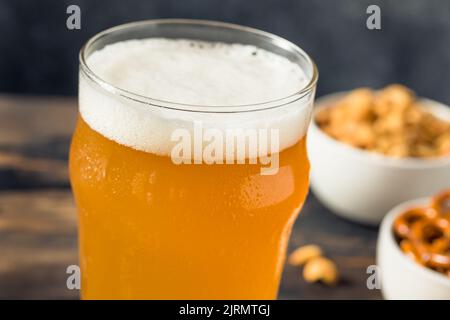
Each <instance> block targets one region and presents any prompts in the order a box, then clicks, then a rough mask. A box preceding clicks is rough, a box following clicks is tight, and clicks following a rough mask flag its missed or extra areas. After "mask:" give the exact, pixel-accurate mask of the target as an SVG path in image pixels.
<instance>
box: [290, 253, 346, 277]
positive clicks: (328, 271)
mask: <svg viewBox="0 0 450 320" xmlns="http://www.w3.org/2000/svg"><path fill="white" fill-rule="evenodd" d="M288 263H289V264H290V265H292V266H295V267H301V266H304V268H303V278H304V279H305V280H306V281H307V282H318V281H321V282H323V283H324V284H326V285H334V284H336V283H337V281H338V272H337V268H336V265H335V263H334V262H333V261H331V260H330V259H327V258H325V257H323V256H322V250H321V249H320V247H319V246H317V245H314V244H310V245H306V246H303V247H300V248H298V249H296V250H295V251H294V252H292V253H291V255H290V256H289V258H288Z"/></svg>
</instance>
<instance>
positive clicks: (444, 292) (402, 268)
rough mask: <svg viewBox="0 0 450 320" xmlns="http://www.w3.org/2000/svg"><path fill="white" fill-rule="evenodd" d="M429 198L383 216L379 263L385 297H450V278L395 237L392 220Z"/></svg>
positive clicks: (410, 202)
mask: <svg viewBox="0 0 450 320" xmlns="http://www.w3.org/2000/svg"><path fill="white" fill-rule="evenodd" d="M429 201H430V200H429V199H425V198H423V199H418V200H412V201H408V202H405V203H403V204H401V205H399V206H397V207H395V208H394V209H392V210H391V211H390V212H389V213H388V214H387V215H386V217H385V218H384V219H383V223H382V224H381V228H380V231H379V236H378V243H377V264H378V267H379V271H380V276H381V290H382V293H383V296H384V298H385V299H395V300H400V299H417V300H430V299H433V300H437V299H440V300H442V299H445V300H448V299H450V278H449V277H447V276H445V275H443V274H440V273H438V272H436V271H433V270H431V269H428V268H426V267H423V266H421V265H419V264H417V263H416V262H414V261H413V260H412V259H411V258H409V257H407V256H406V255H405V254H404V253H403V252H402V251H401V249H400V247H399V246H398V244H397V242H396V241H395V238H394V234H393V231H392V224H393V222H394V220H395V218H396V217H397V216H398V215H399V214H401V213H402V212H403V211H405V210H406V209H407V208H409V207H413V206H420V205H425V204H427V203H429Z"/></svg>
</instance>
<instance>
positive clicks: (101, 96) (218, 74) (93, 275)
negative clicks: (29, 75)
mask: <svg viewBox="0 0 450 320" xmlns="http://www.w3.org/2000/svg"><path fill="white" fill-rule="evenodd" d="M148 39H157V40H155V41H153V42H151V41H150V42H149V40H148ZM180 39H183V40H180ZM140 41H144V42H145V43H149V44H151V46H152V48H153V49H151V50H150V49H149V50H150V51H148V57H147V56H146V55H138V54H135V51H133V50H134V47H133V46H134V45H136V44H137V46H139V43H140ZM177 41H178V42H177ZM180 41H181V42H180ZM183 41H184V42H183ZM186 41H190V44H189V45H187V44H186ZM144 42H142V43H144ZM124 43H125V44H126V48H124V50H122V51H121V52H122V53H123V54H124V57H125V58H123V57H116V56H115V55H116V53H115V52H119V51H120V50H119V49H120V48H119V47H120V46H122V44H124ZM115 44H119V46H116V47H114V45H115ZM161 46H162V47H164V46H168V47H167V48H168V49H167V48H166V47H164V50H165V51H164V50H162V49H161ZM170 46H171V47H170ZM204 46H210V47H211V48H214V49H210V50H211V52H213V51H214V52H215V53H213V55H214V58H211V59H210V58H208V53H207V52H208V51H206V53H205V51H198V50H202V48H203V47H204ZM189 47H197V48H196V49H195V50H197V51H195V53H192V52H191V51H190V50H191V49H189ZM114 48H116V49H117V50H119V51H117V50H116V51H115V50H113V49H114ZM221 48H222V49H221ZM122 49H123V48H122ZM160 49H161V50H162V51H161V52H162V53H161V54H159V53H158V54H159V55H158V54H156V53H155V52H156V51H157V50H160ZM139 50H140V49H139ZM154 50H156V51H154ZM192 50H194V49H192ZM203 50H204V48H203ZM208 50H209V49H208ZM217 50H218V51H220V52H219V53H217V52H216V51H217ZM249 50H250V51H249ZM258 50H259V51H258ZM185 51H186V52H187V53H188V52H189V55H188V57H187V58H186V59H184V56H183V52H185ZM241 51H242V52H244V51H245V52H247V51H248V52H247V53H248V57H247V55H246V56H245V59H244V60H245V63H244V62H242V61H244V60H242V59H241V55H242V56H244V54H243V53H242V52H241ZM99 52H101V54H102V56H101V57H99V56H98V55H97V57H95V56H94V55H96V54H97V53H99ZM158 52H159V51H158ZM164 52H166V53H164ZM199 52H200V53H199ZM197 53H198V54H197ZM218 56H220V59H219V58H217V57H218ZM149 57H151V58H149ZM158 57H159V58H158ZM173 57H176V58H173ZM205 57H206V58H205ZM236 57H237V58H236ZM91 58H92V59H91ZM266 58H267V59H272V60H273V61H275V62H274V63H270V65H271V67H270V68H268V69H267V70H269V71H270V70H273V73H271V72H272V71H270V72H269V71H267V70H266V71H267V72H266V71H264V72H263V70H262V68H260V67H259V66H258V63H259V65H263V64H264V61H263V60H264V59H266ZM108 59H110V60H111V61H114V63H113V64H109V62H108V61H109V60H108ZM159 59H161V60H164V61H165V62H164V63H165V65H164V66H162V64H159V61H158V60H159ZM168 59H173V61H172V60H170V63H167V61H169V60H168ZM203 59H204V60H203ZM227 59H232V60H233V59H234V60H233V63H235V64H236V65H237V67H234V65H233V66H232V67H230V68H228V64H230V63H228V62H227ZM251 59H258V60H257V61H259V62H258V63H254V64H252V61H253V60H251ZM272 60H271V61H272ZM255 61H256V60H255ZM241 62H242V63H241ZM161 63H162V62H161ZM192 63H194V64H196V65H195V66H194V67H193V68H190V69H189V68H187V67H186V65H187V64H189V65H190V64H192ZM227 63H228V64H227ZM114 64H120V65H121V72H117V70H110V67H111V66H112V65H114ZM206 65H207V66H206ZM288 65H289V66H290V67H288V68H285V67H286V66H288ZM205 66H206V67H205ZM272 67H273V69H271V68H272ZM294 67H295V68H297V69H298V70H301V71H302V76H303V79H300V80H301V81H300V80H299V79H298V77H297V78H296V77H293V80H292V81H290V80H289V75H290V74H291V73H290V72H291V71H292V70H290V69H289V68H291V69H295V68H294ZM145 68H152V69H151V70H153V71H151V72H150V71H149V72H145V73H142V72H141V73H140V74H139V76H137V75H134V72H140V70H141V71H142V70H143V69H145ZM227 68H228V69H227ZM281 68H285V69H286V70H287V71H286V77H285V76H283V75H282V76H280V75H279V74H278V73H280V72H281V71H280V70H281ZM185 69H186V70H187V69H189V70H190V71H189V72H191V74H190V75H189V76H188V77H185V76H186V74H185V73H184V70H185ZM297 69H296V70H297ZM145 70H147V69H145ZM149 70H150V69H149ZM227 70H228V71H227ZM229 70H232V71H229ZM171 72H177V73H178V74H179V75H180V77H182V78H183V77H185V78H183V79H182V83H180V82H178V83H177V84H176V85H175V84H174V85H173V86H172V83H171V81H172V80H171V78H170V73H171ZM186 72H188V71H186ZM192 72H193V73H192ZM242 72H243V73H245V76H242V77H241V78H240V76H239V74H240V73H242ZM228 73H229V74H228ZM236 75H238V76H236ZM254 75H257V76H254ZM197 77H198V78H202V77H203V78H202V79H207V80H208V79H209V80H211V81H209V80H208V81H204V82H202V86H203V87H204V91H203V92H193V91H195V90H197V89H195V90H194V89H192V88H191V84H192V83H196V82H198V81H197V80H198V79H197ZM252 77H253V78H252ZM148 79H151V81H150V82H151V84H150V85H149V84H148V82H147V80H148ZM168 79H169V80H168ZM230 79H231V80H230ZM252 79H253V80H252ZM202 81H203V80H202ZM283 81H284V82H283ZM316 81H317V71H316V68H315V65H314V63H313V62H312V60H311V59H310V58H309V56H308V55H307V54H306V53H305V52H304V51H303V50H301V49H300V48H299V47H297V46H296V45H294V44H292V43H290V42H289V41H286V40H284V39H282V38H279V37H277V36H274V35H271V34H268V33H266V32H262V31H258V30H255V29H251V28H246V27H241V26H237V25H231V24H225V23H219V22H210V21H195V20H154V21H144V22H137V23H131V24H126V25H122V26H118V27H115V28H112V29H109V30H106V31H104V32H102V33H100V34H98V35H96V36H94V37H93V38H92V39H90V40H89V41H88V42H87V43H86V45H85V46H84V47H83V48H82V50H81V53H80V74H79V116H78V121H77V125H76V129H75V132H74V135H73V140H72V144H71V150H70V178H71V184H72V189H73V192H74V196H75V200H76V204H77V208H78V218H79V219H78V221H79V254H80V267H81V276H82V277H81V278H82V282H81V286H82V288H81V292H82V298H83V299H275V298H276V296H277V291H278V286H279V281H280V276H281V273H282V270H283V264H284V260H285V253H286V247H287V242H288V239H289V235H290V232H291V229H292V225H293V223H294V221H295V219H296V217H297V215H298V214H299V211H300V209H301V207H302V205H303V202H304V201H305V197H306V195H307V192H308V183H309V177H308V176H309V163H308V158H307V154H306V146H305V143H306V142H305V140H306V139H305V138H306V137H305V135H306V131H307V127H308V123H309V121H310V111H311V108H312V104H313V100H314V93H315V86H316ZM236 82H238V83H236ZM117 83H121V84H122V83H125V84H131V83H132V84H131V85H130V86H122V85H117ZM223 83H226V85H223V86H222V84H223ZM263 86H264V87H263ZM228 87H233V91H232V92H231V93H230V92H227V90H228ZM272 87H273V88H275V89H274V91H277V92H282V91H283V89H284V88H286V87H292V88H293V89H292V90H290V91H289V92H286V93H284V94H283V96H277V94H273V95H272V93H271V92H270V91H271V90H270V89H267V88H272ZM248 88H251V90H249V89H248ZM160 89H161V90H160ZM162 89H164V90H162ZM148 90H150V91H151V92H160V93H161V92H162V93H163V96H151V95H147V94H146V92H150V91H148ZM152 90H153V91H152ZM155 90H156V91H155ZM202 90H203V89H202ZM239 90H241V91H239ZM191 93H192V94H193V95H194V96H195V99H193V98H192V96H191ZM172 94H173V95H174V97H173V99H171V95H172ZM248 95H250V96H252V97H253V98H252V99H253V100H252V99H250V100H245V99H244V98H243V97H244V96H248ZM257 95H260V99H258V97H256V98H255V96H257ZM240 96H242V98H243V99H240ZM222 97H223V98H222ZM215 98H217V99H216V100H220V99H223V101H216V100H214V99H215ZM208 99H209V100H208ZM230 99H231V100H230ZM210 101H214V103H210ZM230 101H231V102H230ZM229 129H230V130H229ZM180 130H181V131H180ZM208 132H209V133H208ZM230 132H233V133H235V135H234V136H233V135H229V133H230ZM185 134H186V135H187V136H188V140H186V141H187V150H184V151H183V152H180V150H179V147H180V141H181V140H182V139H181V138H182V137H184V136H185ZM266 134H267V135H266ZM266 136H268V137H269V138H268V140H267V141H266V142H267V143H266V142H264V143H263V141H262V139H263V138H264V137H266ZM213 137H215V140H214V139H213ZM219 137H220V139H219ZM228 137H231V138H230V139H232V141H231V142H230V141H228V140H227V141H226V142H225V140H226V138H228ZM195 139H197V140H198V139H200V142H196V141H197V140H195ZM255 139H256V140H255ZM194 140H195V141H194ZM213 140H214V143H215V146H216V149H215V150H214V151H212V152H210V153H209V155H210V158H211V157H212V158H213V159H212V160H211V159H207V158H208V157H202V156H205V152H206V151H207V150H206V149H207V148H208V146H209V148H210V149H211V145H210V144H212V141H213ZM186 141H185V142H186ZM239 141H241V142H243V143H244V147H243V148H240V149H239ZM252 141H253V142H252ZM190 142H192V144H190ZM229 142H230V143H229ZM208 143H210V144H208ZM273 146H275V147H274V148H272V147H273ZM177 148H178V149H177ZM175 149H176V150H175ZM210 149H209V151H211V150H210ZM202 152H203V153H202ZM239 155H240V156H242V155H244V156H243V157H242V158H239V157H238V156H239ZM234 160H236V161H234ZM268 160H271V161H270V162H269V161H268Z"/></svg>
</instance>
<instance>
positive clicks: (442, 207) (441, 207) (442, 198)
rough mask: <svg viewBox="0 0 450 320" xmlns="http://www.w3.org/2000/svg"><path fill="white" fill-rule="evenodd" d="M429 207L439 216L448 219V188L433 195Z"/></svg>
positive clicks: (449, 213) (449, 202)
mask: <svg viewBox="0 0 450 320" xmlns="http://www.w3.org/2000/svg"><path fill="white" fill-rule="evenodd" d="M431 207H432V208H433V209H434V210H435V211H436V212H437V213H438V214H439V215H441V216H443V217H445V218H447V219H450V190H447V191H444V192H442V193H440V194H438V195H437V196H435V197H434V198H433V199H432V201H431Z"/></svg>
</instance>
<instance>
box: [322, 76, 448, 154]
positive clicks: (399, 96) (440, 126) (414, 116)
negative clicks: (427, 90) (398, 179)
mask: <svg viewBox="0 0 450 320" xmlns="http://www.w3.org/2000/svg"><path fill="white" fill-rule="evenodd" d="M316 123H317V124H318V125H319V126H320V128H321V129H322V130H323V131H324V132H325V133H327V134H328V135H329V136H331V137H333V138H334V139H337V140H340V141H342V142H344V143H346V144H349V145H352V146H354V147H357V148H360V149H365V150H369V151H375V152H379V153H383V154H386V155H388V156H392V157H398V158H400V157H421V158H426V157H437V156H446V155H450V122H448V121H445V120H441V119H439V118H437V117H435V116H434V115H433V114H431V113H429V112H428V111H427V109H426V108H424V107H423V106H422V105H421V104H420V103H419V102H417V101H416V97H415V95H414V93H413V92H412V91H411V90H409V89H408V88H406V87H404V86H402V85H398V84H396V85H390V86H387V87H386V88H384V89H382V90H379V91H377V92H375V91H373V90H370V89H367V88H361V89H356V90H353V91H351V92H349V93H348V94H347V95H345V96H344V97H342V98H341V99H339V100H338V101H337V102H335V103H334V105H333V106H332V107H328V108H325V109H322V110H321V111H320V112H319V113H318V114H317V116H316Z"/></svg>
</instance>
